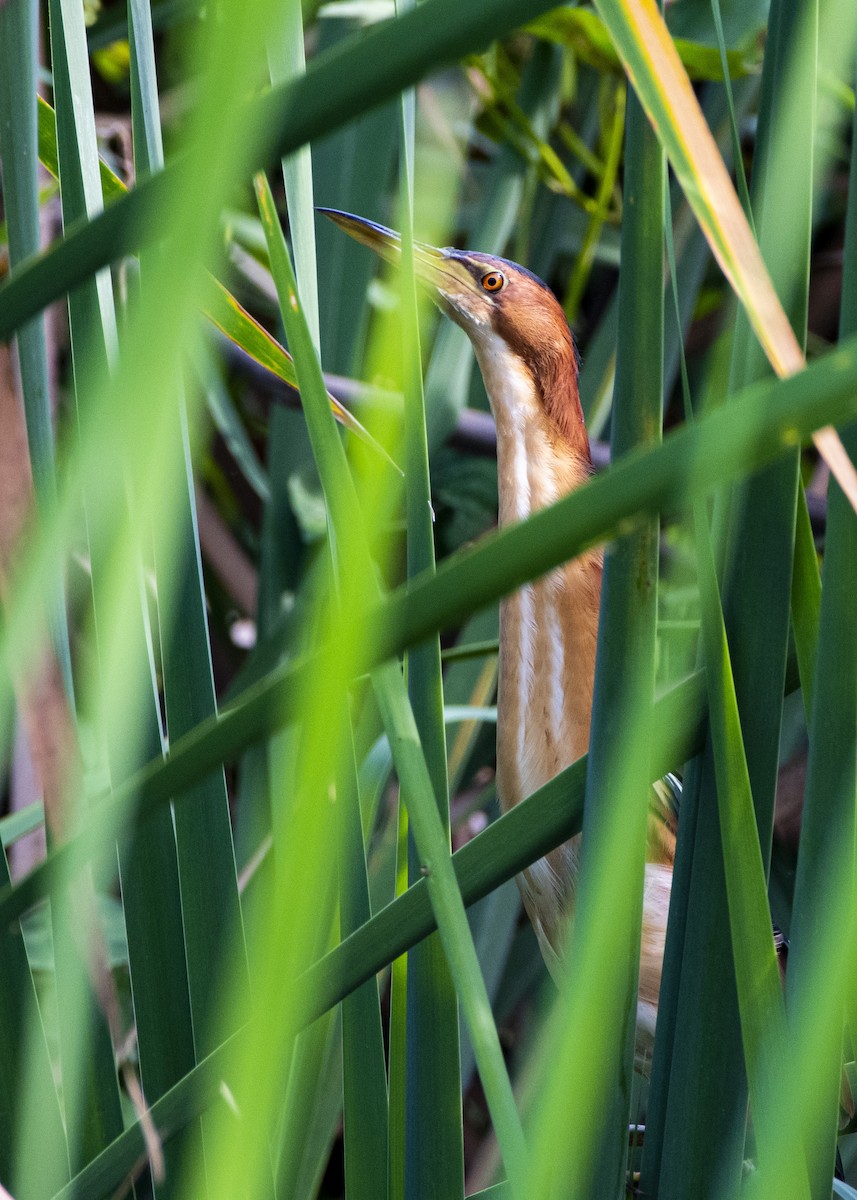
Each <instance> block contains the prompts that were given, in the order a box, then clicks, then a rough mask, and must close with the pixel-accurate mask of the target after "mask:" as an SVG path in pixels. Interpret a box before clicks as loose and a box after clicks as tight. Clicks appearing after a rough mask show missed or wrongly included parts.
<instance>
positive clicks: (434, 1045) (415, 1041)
mask: <svg viewBox="0 0 857 1200" xmlns="http://www.w3.org/2000/svg"><path fill="white" fill-rule="evenodd" d="M414 7H415V5H414V2H413V0H396V13H397V15H398V16H399V17H401V15H402V14H403V13H404V12H406V11H409V10H412V9H413V8H414ZM415 119H416V95H415V93H414V91H413V90H408V91H406V92H404V93H403V94H402V97H401V107H400V135H399V209H400V213H401V218H400V222H399V227H400V229H401V231H402V273H401V282H400V286H401V295H402V376H403V383H404V387H403V391H404V396H405V407H404V441H405V517H406V521H407V530H408V532H407V577H408V580H412V579H414V578H415V577H416V576H418V575H420V574H421V573H423V572H426V574H427V575H428V576H431V575H432V574H434V570H435V554H434V531H433V528H432V518H433V510H432V505H431V483H430V480H429V459H428V440H427V434H426V402H425V396H424V394H423V378H422V357H421V352H420V329H419V314H418V308H417V286H416V278H415V275H414V262H413V236H414V123H415ZM405 673H406V678H407V681H408V696H409V698H410V703H411V709H412V711H413V721H414V723H415V725H416V730H417V735H418V737H419V741H420V744H421V746H422V749H423V753H424V754H425V761H426V767H427V768H428V776H429V779H430V782H431V790H432V792H433V793H434V798H435V802H436V804H437V811H438V815H439V817H440V825H441V827H442V829H443V833H444V837H445V839H446V844H447V850H449V840H450V822H449V791H448V783H447V766H446V729H445V727H444V722H443V683H442V678H441V661H440V638H439V637H438V636H437V635H435V636H434V637H432V638H430V639H428V640H427V641H425V642H422V643H421V644H420V645H418V646H415V647H413V648H412V649H410V650H409V651H408V653H407V655H406V658H405ZM388 732H389V727H388ZM400 782H401V784H402V786H401V791H400V795H399V802H400V803H403V804H404V805H405V808H406V809H407V812H408V816H409V822H410V824H411V826H412V829H411V837H410V838H409V853H408V859H409V879H410V882H411V883H413V882H414V880H416V879H419V877H420V875H421V873H422V871H423V867H424V854H425V845H424V843H423V847H422V853H421V847H419V846H418V844H417V840H416V835H417V833H418V832H419V817H418V816H416V815H414V813H413V809H414V806H415V805H418V804H419V799H418V798H417V797H416V796H412V795H410V794H409V792H408V791H407V790H406V788H405V787H404V782H403V781H400ZM405 1052H406V1071H405V1149H404V1158H405V1192H404V1194H405V1196H406V1197H412V1198H414V1200H419V1197H422V1196H425V1195H427V1194H429V1193H430V1192H432V1191H433V1190H435V1189H436V1190H437V1191H438V1192H439V1193H440V1194H442V1195H443V1196H448V1197H449V1200H458V1198H459V1197H463V1196H464V1130H463V1124H462V1115H461V1049H460V1040H459V1029H458V998H457V997H456V994H455V988H454V986H453V981H452V976H451V973H450V967H449V964H448V962H447V960H446V956H445V953H444V946H443V944H442V942H441V938H440V937H439V936H437V937H432V938H429V939H428V940H427V941H425V942H423V943H421V944H420V945H419V946H417V947H415V949H414V950H413V951H412V952H411V953H410V954H409V956H408V966H407V1031H406V1050H405ZM429 1127H431V1129H432V1137H431V1138H427V1137H426V1136H425V1131H426V1129H428V1128H429Z"/></svg>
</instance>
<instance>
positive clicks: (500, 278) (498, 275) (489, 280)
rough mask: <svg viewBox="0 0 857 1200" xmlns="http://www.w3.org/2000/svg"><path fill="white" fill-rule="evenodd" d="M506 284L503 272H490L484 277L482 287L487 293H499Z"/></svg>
mask: <svg viewBox="0 0 857 1200" xmlns="http://www.w3.org/2000/svg"><path fill="white" fill-rule="evenodd" d="M505 282H506V276H505V275H504V274H503V272H502V271H489V272H488V274H487V275H483V276H482V286H483V288H484V289H485V291H486V292H499V291H500V289H501V288H502V287H503V285H504V284H505Z"/></svg>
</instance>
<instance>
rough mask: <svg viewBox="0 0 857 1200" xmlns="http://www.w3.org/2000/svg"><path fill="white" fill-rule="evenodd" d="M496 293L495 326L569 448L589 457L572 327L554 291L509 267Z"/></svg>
mask: <svg viewBox="0 0 857 1200" xmlns="http://www.w3.org/2000/svg"><path fill="white" fill-rule="evenodd" d="M507 277H508V282H507V285H506V287H505V288H504V290H503V291H502V292H501V293H500V294H499V295H498V296H497V298H496V299H497V304H496V308H495V316H494V328H495V330H496V332H497V333H498V334H499V335H500V336H501V337H502V338H503V339H504V340H505V341H506V343H507V344H508V346H509V347H510V349H511V350H512V351H513V352H514V353H515V354H517V355H519V356H520V358H521V360H522V361H523V362H524V363H526V365H527V367H528V369H529V370H530V372H531V374H532V376H533V381H534V383H535V385H536V390H537V391H538V393H539V395H540V396H541V398H542V403H543V404H544V406H545V412H546V413H547V415H548V416H549V417H550V419H551V421H552V422H553V424H554V425H555V426H556V427H557V430H558V432H559V433H560V435H561V436H562V437H563V439H564V440H565V441H566V442H568V443H569V445H570V448H571V449H572V450H573V451H574V452H575V454H577V455H579V456H580V457H581V458H583V459H585V460H586V462H591V459H590V455H589V438H588V436H587V433H586V425H585V424H584V421H583V410H582V408H581V407H580V393H579V392H578V388H577V355H576V353H575V350H574V342H573V341H572V337H571V330H570V329H569V327H568V322H567V321H566V319H565V313H564V312H563V311H562V309H561V308H560V305H559V303H558V301H557V300H556V298H555V296H554V295H553V293H552V292H551V291H550V290H549V289H548V288H546V287H545V286H544V284H542V283H541V282H540V281H538V280H536V279H535V278H533V277H531V276H529V275H525V274H522V273H518V272H517V271H515V272H514V273H513V272H511V271H509V272H508V273H507Z"/></svg>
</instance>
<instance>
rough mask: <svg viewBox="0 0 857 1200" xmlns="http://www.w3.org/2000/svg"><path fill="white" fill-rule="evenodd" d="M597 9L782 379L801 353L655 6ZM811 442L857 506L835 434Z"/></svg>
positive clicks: (852, 476)
mask: <svg viewBox="0 0 857 1200" xmlns="http://www.w3.org/2000/svg"><path fill="white" fill-rule="evenodd" d="M595 7H596V9H597V11H598V12H599V14H600V15H601V17H602V19H603V20H604V23H605V24H606V25H607V28H608V29H609V31H610V36H611V38H612V39H613V43H614V45H615V46H616V49H617V51H618V53H619V55H620V57H621V58H622V61H623V62H624V64H625V69H626V71H627V72H628V76H629V78H630V80H631V82H632V83H633V85H634V88H635V90H636V91H637V94H638V95H639V97H640V100H641V102H642V104H643V106H644V108H645V109H646V111H647V113H648V114H649V119H650V120H651V121H652V123H653V124H654V126H655V129H656V130H657V132H658V137H659V138H660V140H661V143H662V145H663V146H664V149H665V151H666V153H667V155H668V156H669V159H670V163H671V164H672V167H673V170H674V171H675V173H676V177H677V178H678V180H679V182H680V183H681V185H682V188H683V189H684V192H685V195H686V196H687V198H688V201H689V203H690V204H691V206H692V208H693V210H694V212H695V213H696V216H697V220H698V221H699V223H700V225H701V227H702V228H703V230H704V231H705V234H706V237H707V238H708V241H709V244H710V246H711V249H712V252H713V254H714V256H715V258H716V259H717V261H718V263H719V264H720V267H721V269H722V270H723V272H724V274H725V275H726V278H727V279H728V280H729V282H730V283H731V285H732V287H733V288H734V290H735V293H736V295H737V296H738V298H739V299H740V300H741V303H742V304H743V305H744V308H745V310H746V313H747V316H748V318H749V320H750V322H751V324H752V326H753V331H754V332H755V334H756V336H757V337H758V339H759V341H760V343H761V344H762V346H763V347H764V350H765V353H766V354H767V356H768V358H769V360H770V363H771V365H772V367H773V368H774V370H775V371H776V373H777V374H778V375H779V376H780V377H784V376H786V375H789V374H791V373H792V372H794V371H798V370H800V368H801V366H802V365H803V363H804V357H803V352H802V351H801V348H800V345H799V344H798V341H797V339H796V338H795V335H794V332H793V331H792V327H791V325H790V324H789V321H788V319H787V317H786V314H785V313H784V311H783V309H782V306H781V304H780V302H779V300H778V299H777V295H776V292H775V291H774V288H773V285H772V283H771V279H770V276H769V274H768V271H767V269H766V267H765V263H764V261H763V259H762V256H761V254H760V252H759V246H758V244H757V243H756V240H755V238H754V237H753V234H752V231H751V229H750V226H749V225H748V223H747V219H746V217H745V216H744V213H743V211H742V209H741V205H740V203H739V201H738V197H737V196H736V194H735V189H734V188H733V186H732V182H731V180H730V178H729V175H728V173H727V171H726V167H725V165H724V163H723V159H722V158H721V157H720V155H719V153H718V151H717V147H716V144H715V142H714V139H713V137H712V136H711V131H710V130H709V128H708V125H707V124H706V122H705V120H704V118H703V116H702V113H701V111H700V108H699V104H698V101H697V99H696V96H695V95H694V92H693V88H692V87H691V84H690V80H689V79H688V77H687V74H686V72H685V70H684V68H683V67H682V65H681V60H680V59H679V57H678V54H677V52H676V49H675V45H674V43H673V41H672V39H671V37H670V35H669V32H668V30H667V28H666V25H665V24H664V22H663V18H662V17H661V16H660V15H659V13H658V11H657V7H656V5H655V3H654V0H596V3H595ZM813 440H814V441H815V444H816V446H817V447H818V449H819V452H820V453H821V454H822V456H823V457H824V458H825V459H827V460H828V462H829V464H830V467H831V470H832V471H833V472H834V474H835V475H836V477H837V479H839V480H840V482H841V483H842V485H843V487H844V488H845V490H846V493H847V494H848V495H849V496H850V498H851V500H852V503H854V504H855V506H857V473H855V471H854V468H853V464H851V463H850V460H849V459H848V457H847V455H845V454H844V452H843V451H842V447H841V443H839V439H838V437H837V435H836V433H835V431H834V430H833V429H831V428H829V427H828V428H825V429H824V430H820V431H818V432H817V433H816V434H815V435H814V439H813Z"/></svg>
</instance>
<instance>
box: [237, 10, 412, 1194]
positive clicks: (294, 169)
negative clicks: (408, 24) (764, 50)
mask: <svg viewBox="0 0 857 1200" xmlns="http://www.w3.org/2000/svg"><path fill="white" fill-rule="evenodd" d="M290 12H291V16H290V17H289V20H288V27H287V29H286V30H285V37H284V40H283V43H282V46H276V48H272V49H271V50H269V55H270V58H271V62H272V80H273V82H274V83H275V84H276V83H277V82H280V81H282V80H283V79H284V78H286V77H289V78H292V77H298V76H300V75H302V74H303V73H304V71H305V62H304V43H303V27H302V21H301V12H300V7H299V6H296V5H293V6H291V9H290ZM283 174H284V178H285V185H286V197H287V201H288V210H289V224H290V229H291V238H292V250H293V254H294V258H295V270H296V274H297V280H298V281H299V287H298V290H299V294H300V296H301V303H302V307H303V311H304V312H305V313H306V319H307V323H308V327H309V333H310V336H311V338H312V341H313V344H314V346H315V349H316V352H318V349H319V328H320V325H319V311H318V287H317V266H316V244H315V224H314V219H315V214H314V209H313V180H312V161H311V158H310V151H309V147H308V146H307V147H304V148H303V149H301V150H300V151H298V152H297V154H295V155H293V156H292V157H291V158H289V159H288V160H286V161H285V162H284V163H283ZM267 199H268V201H270V194H269V195H268V197H267ZM259 211H260V216H261V218H262V224H263V227H264V229H265V237H266V240H267V244H268V248H269V256H270V260H271V268H272V272H273V273H274V279H275V283H276V284H277V291H278V294H279V296H280V302H281V306H282V304H283V302H284V298H285V296H286V295H287V294H288V291H289V288H290V282H291V281H290V278H289V277H288V276H285V275H284V273H283V270H282V266H283V260H284V259H286V258H287V255H286V251H285V248H284V246H283V244H282V234H281V232H280V229H279V224H278V223H276V222H274V224H272V216H273V208H272V205H271V204H270V203H268V204H263V203H260V205H259ZM291 287H292V288H294V283H293V282H291ZM284 321H286V322H288V316H287V315H286V314H284ZM287 327H288V325H287ZM336 728H337V727H336V723H334V724H333V729H334V730H336ZM339 738H340V740H341V741H342V742H343V744H344V745H346V746H347V747H350V748H351V749H350V752H349V750H346V752H345V754H344V761H343V764H342V769H341V772H340V777H339V779H338V780H337V785H338V786H337V794H338V796H339V797H340V798H341V803H342V816H341V817H340V833H341V842H340V872H339V879H340V924H341V928H342V933H343V934H344V935H347V934H348V933H350V932H351V931H352V929H354V928H356V927H357V926H358V925H359V924H361V923H362V922H363V921H365V920H367V919H368V918H369V916H370V915H371V914H370V907H369V885H368V878H367V870H366V854H365V847H364V844H363V831H362V826H361V823H360V811H359V804H358V795H357V777H356V767H355V763H354V755H353V746H352V735H351V730H350V727H349V723H348V717H347V712H343V720H342V721H341V723H340V733H339ZM342 1065H343V1121H344V1138H345V1171H346V1186H347V1188H348V1191H349V1194H352V1193H353V1195H354V1197H355V1200H360V1198H361V1197H366V1198H369V1197H372V1196H375V1197H381V1198H383V1197H384V1196H385V1194H386V1191H387V1187H386V1182H385V1181H386V1173H387V1165H388V1114H387V1084H386V1069H385V1064H384V1045H383V1036H382V1029H381V1008H380V999H379V995H378V986H377V983H376V982H375V981H374V980H368V981H367V982H366V983H365V984H364V985H363V986H362V987H361V988H359V989H358V990H357V991H356V992H355V993H354V994H352V995H351V996H349V997H348V998H347V999H346V1000H345V1001H344V1002H343V1005H342Z"/></svg>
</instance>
